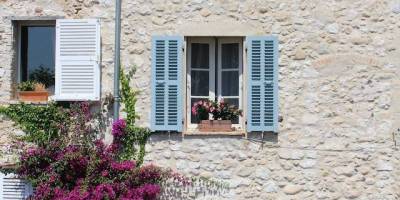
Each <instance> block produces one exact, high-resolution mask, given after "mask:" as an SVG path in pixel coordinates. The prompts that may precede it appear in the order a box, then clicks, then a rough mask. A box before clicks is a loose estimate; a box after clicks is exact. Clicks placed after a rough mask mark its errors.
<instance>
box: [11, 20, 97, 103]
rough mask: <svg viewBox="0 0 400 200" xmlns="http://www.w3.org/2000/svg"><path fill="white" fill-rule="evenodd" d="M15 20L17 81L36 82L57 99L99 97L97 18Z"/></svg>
mask: <svg viewBox="0 0 400 200" xmlns="http://www.w3.org/2000/svg"><path fill="white" fill-rule="evenodd" d="M15 24H16V30H17V32H16V34H15V35H16V39H17V43H18V48H17V49H18V59H17V61H18V67H17V69H18V70H17V72H18V73H17V83H21V82H24V81H28V80H33V81H36V82H40V83H42V84H44V85H45V86H46V89H47V90H48V91H49V92H50V94H54V95H53V96H52V97H51V98H52V99H54V100H57V101H86V100H93V101H97V100H99V99H100V88H101V87H100V73H101V71H100V63H101V60H100V58H101V56H100V20H98V19H57V20H53V21H43V20H37V21H36V20H28V21H16V22H15ZM21 94H23V93H22V92H21V91H19V96H20V97H21ZM25 94H26V93H25ZM34 95H35V94H34ZM21 99H22V98H21Z"/></svg>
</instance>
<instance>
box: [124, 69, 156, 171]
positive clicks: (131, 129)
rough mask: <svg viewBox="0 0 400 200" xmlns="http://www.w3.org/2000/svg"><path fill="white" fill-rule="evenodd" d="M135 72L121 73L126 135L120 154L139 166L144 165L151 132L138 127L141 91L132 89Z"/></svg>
mask: <svg viewBox="0 0 400 200" xmlns="http://www.w3.org/2000/svg"><path fill="white" fill-rule="evenodd" d="M134 73H135V70H131V71H130V72H129V73H125V72H124V70H123V69H121V72H120V77H121V79H120V83H121V92H120V95H121V103H122V104H124V108H123V110H122V111H124V112H126V135H125V137H124V138H123V140H122V141H121V143H122V149H121V152H120V154H119V156H120V159H121V160H132V159H133V160H136V163H137V164H138V165H141V164H142V163H143V157H144V155H145V146H146V142H147V139H148V137H149V136H150V130H149V129H147V128H141V127H138V126H136V124H135V122H136V119H139V116H138V115H137V114H136V108H135V106H136V102H137V95H139V91H138V90H135V89H133V88H131V87H130V85H129V84H130V81H131V77H132V75H133V74H134Z"/></svg>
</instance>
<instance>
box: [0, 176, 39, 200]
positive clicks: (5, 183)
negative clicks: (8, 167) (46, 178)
mask: <svg viewBox="0 0 400 200" xmlns="http://www.w3.org/2000/svg"><path fill="white" fill-rule="evenodd" d="M32 194H33V189H32V186H31V184H29V183H28V182H27V181H25V180H24V179H20V178H18V177H17V176H16V175H14V174H7V175H5V174H3V173H0V199H1V200H24V199H27V198H28V197H29V196H30V195H32Z"/></svg>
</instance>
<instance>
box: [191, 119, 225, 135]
mask: <svg viewBox="0 0 400 200" xmlns="http://www.w3.org/2000/svg"><path fill="white" fill-rule="evenodd" d="M198 127H199V131H204V132H229V131H232V122H231V120H201V122H200V124H199V126H198Z"/></svg>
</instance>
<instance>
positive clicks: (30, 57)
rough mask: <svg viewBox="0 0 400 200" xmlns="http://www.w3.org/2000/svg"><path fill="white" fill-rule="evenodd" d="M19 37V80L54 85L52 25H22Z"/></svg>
mask: <svg viewBox="0 0 400 200" xmlns="http://www.w3.org/2000/svg"><path fill="white" fill-rule="evenodd" d="M21 37H22V38H21V59H22V60H21V68H22V70H21V71H22V73H21V76H22V77H21V80H22V81H26V80H35V81H38V82H41V83H43V84H45V85H46V87H49V86H52V85H54V68H55V67H54V66H55V64H54V63H55V50H54V49H55V28H54V26H24V27H22V30H21Z"/></svg>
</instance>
